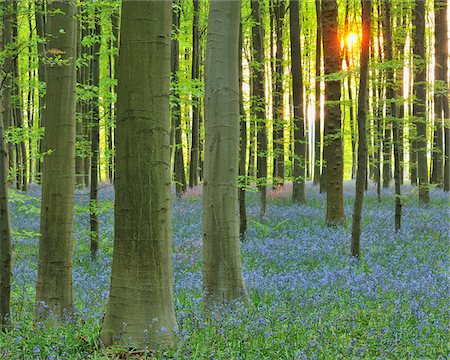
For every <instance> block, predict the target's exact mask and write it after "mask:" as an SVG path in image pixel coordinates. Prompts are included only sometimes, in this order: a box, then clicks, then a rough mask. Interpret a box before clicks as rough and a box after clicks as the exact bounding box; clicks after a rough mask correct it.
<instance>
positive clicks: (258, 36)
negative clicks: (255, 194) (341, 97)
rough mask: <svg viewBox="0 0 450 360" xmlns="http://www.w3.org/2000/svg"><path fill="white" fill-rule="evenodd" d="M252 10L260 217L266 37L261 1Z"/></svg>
mask: <svg viewBox="0 0 450 360" xmlns="http://www.w3.org/2000/svg"><path fill="white" fill-rule="evenodd" d="M251 8H252V14H253V18H254V20H255V24H254V26H253V27H252V42H253V52H254V58H253V64H254V65H253V67H252V73H253V82H252V84H253V98H252V100H253V101H252V102H253V103H252V109H253V112H254V114H253V115H254V116H255V118H256V140H257V152H256V156H257V165H256V167H257V174H256V175H257V178H258V180H257V185H258V190H259V194H260V199H261V212H260V216H261V217H263V216H264V214H265V213H266V206H267V129H266V109H265V106H266V104H265V103H266V100H265V95H264V92H265V91H264V73H265V72H264V35H263V24H262V21H261V10H260V4H259V0H251Z"/></svg>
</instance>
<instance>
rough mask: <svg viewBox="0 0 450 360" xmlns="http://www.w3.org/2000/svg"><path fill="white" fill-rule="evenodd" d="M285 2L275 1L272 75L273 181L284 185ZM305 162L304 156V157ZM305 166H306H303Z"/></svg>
mask: <svg viewBox="0 0 450 360" xmlns="http://www.w3.org/2000/svg"><path fill="white" fill-rule="evenodd" d="M285 8H286V5H285V1H284V0H275V2H274V14H275V19H274V22H275V33H276V53H275V59H274V60H275V64H274V70H275V72H274V73H273V74H272V79H273V81H274V82H275V84H274V85H275V86H274V90H275V91H274V93H273V110H274V114H273V127H274V129H273V152H274V162H273V163H274V168H273V179H274V183H276V184H280V185H282V184H283V183H284V179H285V166H284V101H283V95H284V90H283V74H284V64H283V56H284V55H283V23H284V14H285V11H286V9H285ZM303 161H304V155H303ZM303 166H304V165H303Z"/></svg>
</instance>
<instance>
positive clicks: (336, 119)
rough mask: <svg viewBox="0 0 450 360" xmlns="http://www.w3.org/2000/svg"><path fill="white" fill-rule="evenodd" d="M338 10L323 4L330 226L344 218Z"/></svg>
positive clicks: (331, 2) (332, 3)
mask: <svg viewBox="0 0 450 360" xmlns="http://www.w3.org/2000/svg"><path fill="white" fill-rule="evenodd" d="M337 13H338V6H337V3H336V0H327V1H324V2H323V3H322V35H323V47H324V49H327V51H325V52H324V69H325V76H326V77H328V78H327V79H326V81H325V101H326V103H325V135H324V144H325V149H324V158H325V162H326V171H325V174H326V175H325V176H326V192H327V215H326V223H327V224H328V225H338V224H342V223H343V222H344V220H345V215H344V191H343V190H344V189H343V179H344V159H343V146H342V134H341V107H340V100H341V80H340V78H339V76H340V75H339V74H338V73H339V72H340V71H341V57H340V41H339V37H338V19H337Z"/></svg>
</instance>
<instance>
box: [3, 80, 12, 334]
mask: <svg viewBox="0 0 450 360" xmlns="http://www.w3.org/2000/svg"><path fill="white" fill-rule="evenodd" d="M0 92H1V89H0ZM0 94H1V93H0ZM7 179H8V154H7V151H6V142H5V136H4V126H3V117H1V118H0V328H1V329H2V330H3V329H5V328H6V327H7V325H8V323H9V320H8V316H9V314H10V305H9V304H10V298H11V256H12V239H11V228H10V225H9V223H10V221H9V217H10V215H9V205H8V188H7Z"/></svg>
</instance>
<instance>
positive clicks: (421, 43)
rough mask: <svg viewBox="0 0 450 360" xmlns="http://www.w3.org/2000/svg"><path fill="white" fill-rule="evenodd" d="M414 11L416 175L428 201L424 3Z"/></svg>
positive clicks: (419, 0)
mask: <svg viewBox="0 0 450 360" xmlns="http://www.w3.org/2000/svg"><path fill="white" fill-rule="evenodd" d="M413 11H414V14H415V16H414V19H415V20H414V23H415V25H416V26H415V32H414V49H413V51H414V59H415V60H414V62H415V67H416V72H415V74H414V96H415V101H414V105H413V114H414V119H415V122H416V127H417V175H418V179H419V203H420V204H421V205H426V204H428V203H429V202H430V194H429V188H428V186H429V183H428V161H427V119H426V109H425V106H426V96H427V90H426V80H427V79H426V58H425V3H424V1H422V0H417V1H416V7H415V9H414V10H413Z"/></svg>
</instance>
